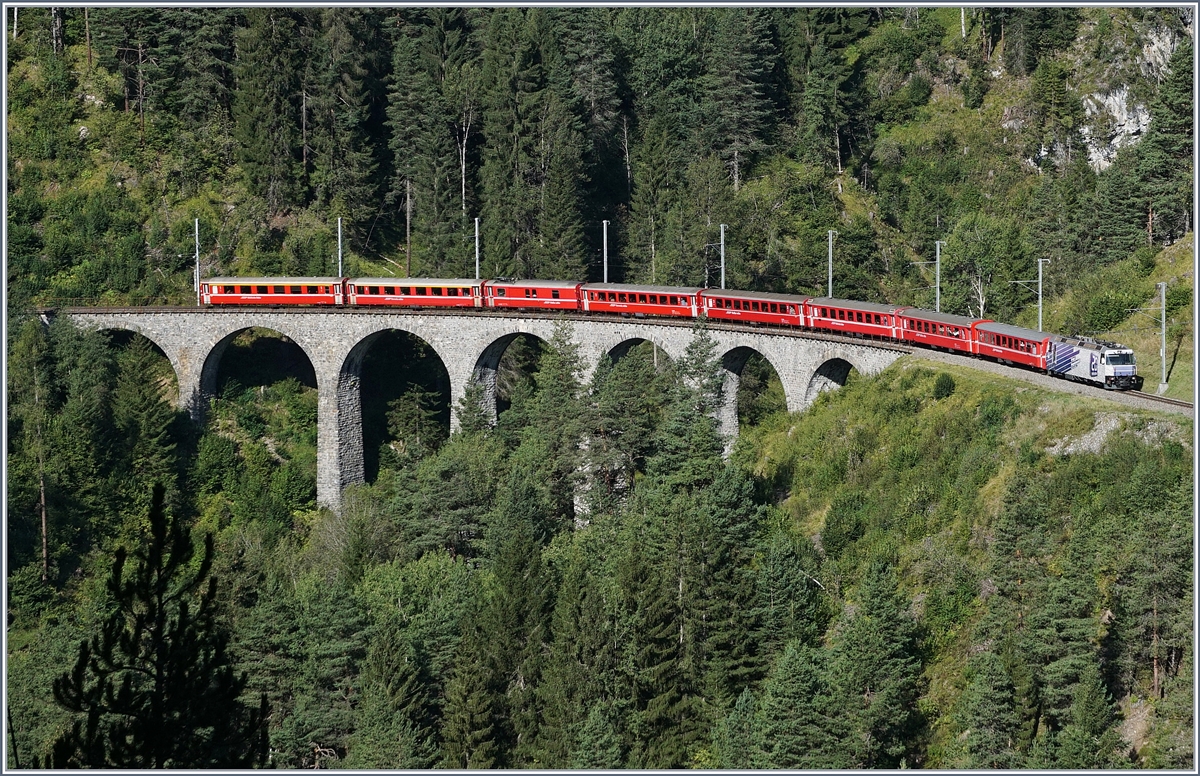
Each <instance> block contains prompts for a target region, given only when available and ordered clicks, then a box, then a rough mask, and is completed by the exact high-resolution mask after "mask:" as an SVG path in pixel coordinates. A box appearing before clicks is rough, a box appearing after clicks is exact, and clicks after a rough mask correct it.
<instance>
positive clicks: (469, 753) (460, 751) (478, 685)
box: [442, 615, 500, 769]
mask: <svg viewBox="0 0 1200 776" xmlns="http://www.w3.org/2000/svg"><path fill="white" fill-rule="evenodd" d="M472 619H473V618H472V616H471V615H468V616H467V617H466V618H465V619H464V625H463V628H464V633H463V638H462V641H460V642H459V646H458V651H457V653H456V654H455V658H454V667H453V668H452V669H451V673H450V680H449V682H448V683H447V685H446V705H445V711H444V713H443V716H442V765H443V766H444V767H446V768H473V769H478V768H494V767H496V766H497V765H499V764H500V760H499V754H500V753H499V747H498V746H497V740H496V738H497V733H498V731H497V729H496V728H497V721H498V720H497V716H498V709H497V690H496V677H495V675H494V673H493V671H492V669H491V660H490V658H489V656H488V648H487V645H486V644H484V643H483V633H482V632H481V630H480V628H479V627H478V624H477V623H473V622H472Z"/></svg>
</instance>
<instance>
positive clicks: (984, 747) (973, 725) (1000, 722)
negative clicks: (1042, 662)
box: [956, 652, 1021, 768]
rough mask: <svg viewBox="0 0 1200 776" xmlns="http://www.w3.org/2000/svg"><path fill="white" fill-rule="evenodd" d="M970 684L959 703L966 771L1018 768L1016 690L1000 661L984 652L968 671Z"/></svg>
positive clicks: (958, 714) (989, 653)
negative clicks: (1014, 697) (971, 769)
mask: <svg viewBox="0 0 1200 776" xmlns="http://www.w3.org/2000/svg"><path fill="white" fill-rule="evenodd" d="M967 677H968V684H967V688H966V689H965V690H964V691H963V694H962V696H961V697H960V699H959V702H958V704H959V705H958V710H957V714H956V716H957V717H958V724H959V727H960V729H961V730H962V731H963V732H962V737H963V738H965V741H964V747H965V750H966V751H965V759H964V762H963V763H962V766H963V767H966V768H1015V767H1018V766H1019V765H1020V764H1021V761H1020V758H1019V756H1018V755H1017V752H1016V745H1017V723H1018V718H1017V714H1016V707H1015V705H1014V703H1013V687H1012V682H1011V681H1010V680H1009V678H1008V675H1007V674H1006V673H1005V671H1004V665H1003V663H1002V662H1001V661H1000V658H999V657H997V656H996V655H995V654H993V653H991V652H983V653H980V654H979V655H977V656H976V657H975V658H973V659H972V661H971V664H970V665H969V667H968V669H967Z"/></svg>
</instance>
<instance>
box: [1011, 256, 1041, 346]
mask: <svg viewBox="0 0 1200 776" xmlns="http://www.w3.org/2000/svg"><path fill="white" fill-rule="evenodd" d="M1037 263H1038V276H1037V295H1038V331H1041V330H1042V265H1043V264H1048V263H1050V259H1038V260H1037ZM1008 282H1009V284H1010V285H1014V286H1025V287H1026V288H1029V287H1030V286H1031V285H1033V281H1032V280H1010V281H1008Z"/></svg>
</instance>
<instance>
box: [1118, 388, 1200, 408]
mask: <svg viewBox="0 0 1200 776" xmlns="http://www.w3.org/2000/svg"><path fill="white" fill-rule="evenodd" d="M1128 393H1129V395H1130V396H1136V397H1138V398H1139V399H1144V400H1145V401H1151V402H1157V403H1158V404H1167V405H1170V406H1172V407H1186V408H1187V409H1192V408H1193V405H1192V402H1190V401H1181V400H1179V399H1168V398H1167V397H1166V396H1159V395H1157V394H1153V393H1145V392H1144V391H1128Z"/></svg>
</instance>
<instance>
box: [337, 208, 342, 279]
mask: <svg viewBox="0 0 1200 776" xmlns="http://www.w3.org/2000/svg"><path fill="white" fill-rule="evenodd" d="M337 276H338V277H339V278H340V277H341V276H342V218H341V216H338V274H337Z"/></svg>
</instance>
